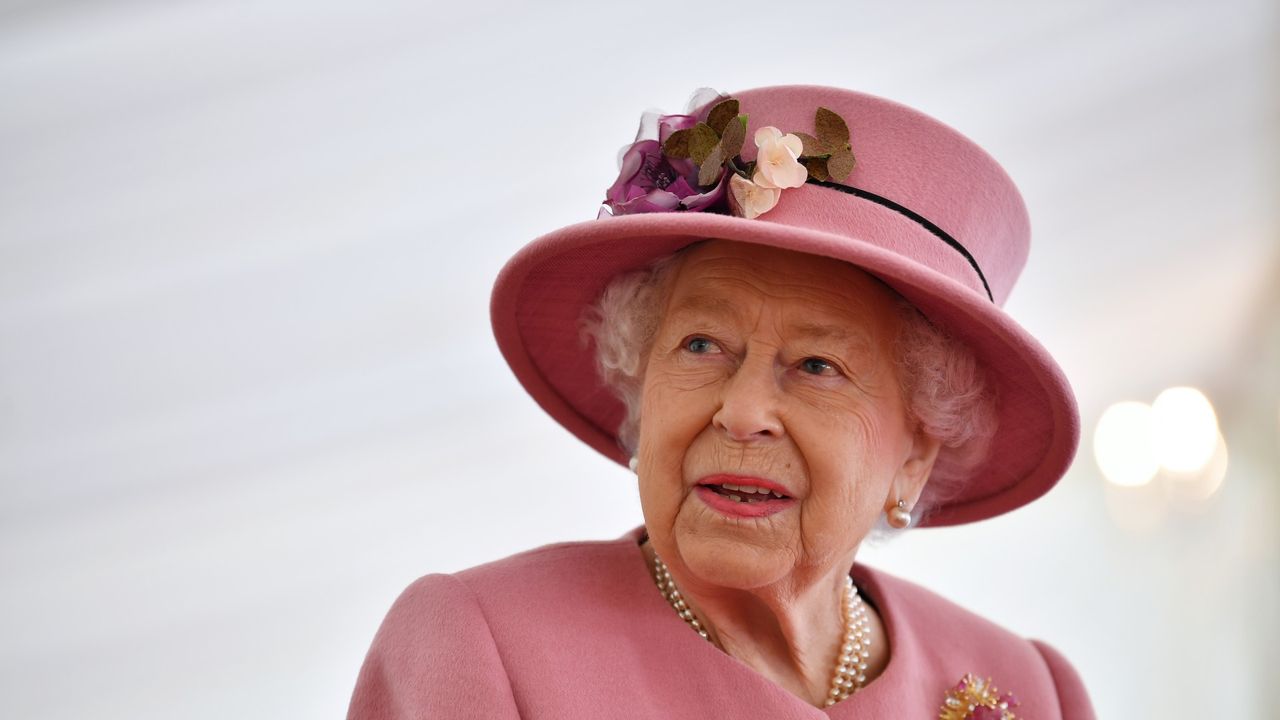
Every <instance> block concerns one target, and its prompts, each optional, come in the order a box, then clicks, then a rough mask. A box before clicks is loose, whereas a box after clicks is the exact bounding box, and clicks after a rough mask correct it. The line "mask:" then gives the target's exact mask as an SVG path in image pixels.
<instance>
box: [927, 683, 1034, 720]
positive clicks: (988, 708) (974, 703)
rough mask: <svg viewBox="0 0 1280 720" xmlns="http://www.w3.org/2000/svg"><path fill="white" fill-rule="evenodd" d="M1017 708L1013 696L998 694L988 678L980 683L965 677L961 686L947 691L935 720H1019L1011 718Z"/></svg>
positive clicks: (1013, 716)
mask: <svg viewBox="0 0 1280 720" xmlns="http://www.w3.org/2000/svg"><path fill="white" fill-rule="evenodd" d="M1017 706H1018V700H1017V698H1015V697H1014V696H1013V693H1003V694H1001V692H1000V691H999V690H997V689H996V686H995V685H992V684H991V678H987V679H986V680H983V679H982V678H978V677H974V675H973V673H965V676H964V677H963V678H961V679H960V682H958V683H956V686H955V687H953V688H951V689H950V690H948V691H947V696H946V699H945V700H943V702H942V708H941V710H940V711H939V714H938V720H1018V718H1017V716H1016V715H1014V714H1013V708H1015V707H1017Z"/></svg>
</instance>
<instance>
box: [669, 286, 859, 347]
mask: <svg viewBox="0 0 1280 720" xmlns="http://www.w3.org/2000/svg"><path fill="white" fill-rule="evenodd" d="M670 313H671V315H672V316H674V317H677V318H680V317H684V316H688V315H694V314H698V313H706V314H709V315H713V316H717V317H720V318H730V319H732V318H736V317H737V316H738V315H739V311H738V308H737V307H735V306H734V304H733V303H731V302H729V301H728V300H725V299H724V298H721V297H716V296H714V295H691V296H689V297H687V298H683V299H681V300H680V301H679V302H678V303H677V304H676V305H675V306H673V307H672V308H671V311H670ZM789 332H792V333H795V334H796V335H799V336H800V337H803V338H806V339H813V340H829V341H833V342H838V343H841V344H844V345H848V346H851V347H856V348H858V349H860V350H869V349H871V348H873V347H874V344H873V343H872V342H871V335H870V333H868V332H867V331H866V330H864V329H862V328H850V327H848V326H846V325H841V324H838V323H824V322H815V321H804V322H800V323H798V324H795V325H792V326H790V328H789Z"/></svg>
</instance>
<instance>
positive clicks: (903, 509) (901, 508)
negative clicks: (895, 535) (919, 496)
mask: <svg viewBox="0 0 1280 720" xmlns="http://www.w3.org/2000/svg"><path fill="white" fill-rule="evenodd" d="M887 515H888V516H889V525H891V526H892V527H895V528H897V529H899V530H902V529H903V528H905V527H907V526H908V525H910V524H911V511H910V510H908V509H907V501H906V500H899V501H898V504H897V506H896V507H894V508H893V509H892V510H890V511H889V512H888V513H887Z"/></svg>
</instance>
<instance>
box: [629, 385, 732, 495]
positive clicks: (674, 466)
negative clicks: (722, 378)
mask: <svg viewBox="0 0 1280 720" xmlns="http://www.w3.org/2000/svg"><path fill="white" fill-rule="evenodd" d="M714 412H715V406H714V388H713V382H712V381H711V380H710V379H702V381H701V382H698V383H694V382H691V378H690V377H689V374H688V373H668V372H664V370H663V369H662V368H661V367H650V369H649V372H648V374H647V375H646V377H645V383H644V389H643V392H642V395H641V405H640V437H639V447H638V449H637V452H636V455H637V459H638V460H639V463H640V464H639V472H640V500H641V504H642V505H643V506H644V509H645V513H646V515H648V514H649V513H650V512H654V513H661V514H663V515H671V516H674V514H675V512H676V511H677V510H678V508H679V505H680V503H681V502H682V501H683V499H684V475H683V467H684V461H685V456H686V455H687V454H688V452H689V449H690V447H691V446H692V445H693V443H694V441H695V440H696V439H697V437H698V436H699V435H700V434H701V433H702V431H703V430H704V429H705V428H706V427H707V426H708V425H709V424H710V422H711V417H712V415H713V414H714Z"/></svg>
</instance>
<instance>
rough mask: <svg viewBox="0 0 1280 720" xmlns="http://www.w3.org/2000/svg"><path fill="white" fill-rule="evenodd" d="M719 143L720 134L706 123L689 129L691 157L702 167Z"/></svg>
mask: <svg viewBox="0 0 1280 720" xmlns="http://www.w3.org/2000/svg"><path fill="white" fill-rule="evenodd" d="M719 142H720V133H718V132H716V131H715V130H712V129H711V126H710V125H707V124H706V123H698V124H697V125H694V126H693V127H692V128H690V129H689V157H690V158H693V161H694V162H695V163H697V164H698V165H702V161H703V160H706V159H707V156H708V155H710V154H711V151H712V150H713V149H715V146H716V144H717V143H719Z"/></svg>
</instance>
